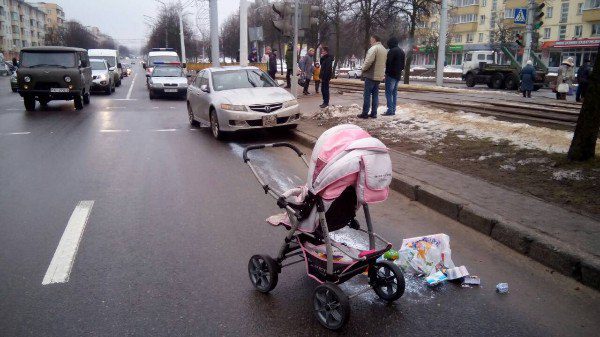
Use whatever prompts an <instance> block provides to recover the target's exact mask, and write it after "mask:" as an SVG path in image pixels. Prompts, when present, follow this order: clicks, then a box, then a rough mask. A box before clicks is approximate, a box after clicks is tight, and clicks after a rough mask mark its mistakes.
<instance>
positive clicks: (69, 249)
mask: <svg viewBox="0 0 600 337" xmlns="http://www.w3.org/2000/svg"><path fill="white" fill-rule="evenodd" d="M93 206H94V201H93V200H83V201H80V202H79V204H77V206H76V207H75V210H74V211H73V214H71V218H70V219H69V222H68V223H67V227H66V228H65V231H64V232H63V235H62V237H61V238H60V242H59V243H58V247H56V251H55V252H54V256H53V257H52V261H50V265H49V266H48V270H47V271H46V275H44V279H43V280H42V285H47V284H52V283H65V282H68V281H69V275H70V274H71V268H72V267H73V263H74V262H75V256H76V255H77V249H78V248H79V243H80V242H81V238H82V237H83V231H84V230H85V225H86V224H87V221H88V219H89V217H90V212H91V211H92V207H93Z"/></svg>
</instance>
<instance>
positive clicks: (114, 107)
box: [107, 106, 127, 109]
mask: <svg viewBox="0 0 600 337" xmlns="http://www.w3.org/2000/svg"><path fill="white" fill-rule="evenodd" d="M126 108H127V107H126V106H109V107H107V109H126Z"/></svg>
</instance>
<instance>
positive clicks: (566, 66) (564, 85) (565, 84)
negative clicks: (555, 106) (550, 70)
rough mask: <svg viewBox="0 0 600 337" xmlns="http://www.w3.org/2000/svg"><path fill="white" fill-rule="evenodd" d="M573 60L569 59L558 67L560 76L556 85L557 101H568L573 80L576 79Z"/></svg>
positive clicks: (557, 77)
mask: <svg viewBox="0 0 600 337" xmlns="http://www.w3.org/2000/svg"><path fill="white" fill-rule="evenodd" d="M573 66H574V64H573V58H572V57H569V58H568V59H566V60H565V61H563V63H562V64H561V65H560V67H558V76H556V83H555V88H554V90H555V91H556V99H558V100H566V99H567V93H568V92H569V89H570V88H571V86H572V85H573V78H574V77H575V70H574V69H573Z"/></svg>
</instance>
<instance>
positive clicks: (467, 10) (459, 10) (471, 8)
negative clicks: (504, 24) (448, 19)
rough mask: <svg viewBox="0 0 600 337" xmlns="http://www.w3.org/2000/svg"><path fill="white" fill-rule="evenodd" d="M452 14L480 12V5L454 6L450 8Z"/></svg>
mask: <svg viewBox="0 0 600 337" xmlns="http://www.w3.org/2000/svg"><path fill="white" fill-rule="evenodd" d="M449 14H450V15H452V16H456V15H462V14H479V5H471V6H465V7H454V8H451V9H450V13H449Z"/></svg>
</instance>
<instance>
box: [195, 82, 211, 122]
mask: <svg viewBox="0 0 600 337" xmlns="http://www.w3.org/2000/svg"><path fill="white" fill-rule="evenodd" d="M209 77H210V71H208V70H205V71H203V72H202V76H201V77H200V86H198V104H197V106H198V117H200V119H203V120H205V121H209V120H210V118H209V116H208V108H209V106H210V95H211V90H210V85H209ZM202 86H206V88H208V89H207V90H208V92H207V91H202V89H200V88H202Z"/></svg>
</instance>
